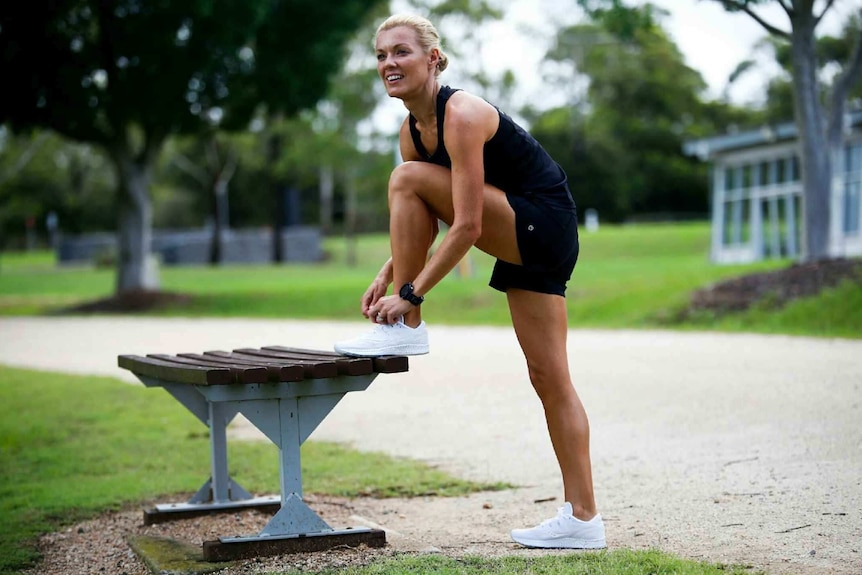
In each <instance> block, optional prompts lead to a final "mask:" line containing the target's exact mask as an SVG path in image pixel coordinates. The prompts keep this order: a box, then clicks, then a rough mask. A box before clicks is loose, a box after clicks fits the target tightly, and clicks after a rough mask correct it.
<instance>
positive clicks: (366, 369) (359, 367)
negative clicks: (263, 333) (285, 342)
mask: <svg viewBox="0 0 862 575" xmlns="http://www.w3.org/2000/svg"><path fill="white" fill-rule="evenodd" d="M261 349H262V350H264V351H277V352H280V353H284V354H287V355H286V356H285V357H297V358H301V359H321V356H320V355H315V354H314V352H313V351H310V350H301V349H297V348H290V347H283V346H280V345H268V346H266V347H262V348H261ZM330 358H331V359H334V360H335V365H336V366H338V374H339V375H368V374H369V373H374V362H373V361H371V358H368V357H348V356H346V355H335V356H330V357H327V358H326V359H330Z"/></svg>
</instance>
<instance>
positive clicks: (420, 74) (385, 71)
mask: <svg viewBox="0 0 862 575" xmlns="http://www.w3.org/2000/svg"><path fill="white" fill-rule="evenodd" d="M376 48H377V73H378V74H379V75H380V79H381V80H383V85H384V86H385V87H386V93H387V94H389V96H391V97H393V98H402V97H404V96H406V95H407V94H409V93H410V92H412V91H413V90H416V89H418V88H420V87H422V86H424V85H425V83H426V82H427V81H428V75H429V74H431V72H432V70H433V69H434V66H436V62H433V64H432V60H433V55H429V54H426V53H425V51H424V50H422V47H421V46H420V45H419V42H418V40H417V37H416V31H415V30H413V29H412V28H409V27H407V26H398V27H396V28H391V29H389V30H384V31H383V32H381V33H380V34H378V36H377V44H376ZM432 52H433V51H432Z"/></svg>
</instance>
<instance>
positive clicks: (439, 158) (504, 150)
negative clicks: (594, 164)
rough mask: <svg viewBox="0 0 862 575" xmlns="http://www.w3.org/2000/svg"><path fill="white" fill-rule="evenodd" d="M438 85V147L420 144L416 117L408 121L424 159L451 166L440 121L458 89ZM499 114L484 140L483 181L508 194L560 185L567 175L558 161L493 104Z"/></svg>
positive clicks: (537, 190)
mask: <svg viewBox="0 0 862 575" xmlns="http://www.w3.org/2000/svg"><path fill="white" fill-rule="evenodd" d="M457 91H458V90H457V89H454V88H450V87H449V86H441V87H440V91H439V93H438V94H437V149H436V150H434V153H433V154H429V153H428V151H427V150H426V149H425V146H424V145H423V144H422V138H421V136H420V134H419V130H418V129H417V128H416V118H414V117H413V115H412V114H411V115H410V118H409V121H408V124H409V127H410V136H411V138H412V139H413V145H414V146H415V147H416V151H417V152H418V153H419V157H420V158H421V159H422V160H423V161H426V162H430V163H432V164H437V165H438V166H443V167H445V168H450V169H451V168H452V160H451V158H450V157H449V152H447V151H446V146H445V144H444V143H443V122H444V119H445V114H446V102H448V101H449V98H450V97H452V94H454V93H455V92H457ZM494 108H495V109H496V110H497V113H498V114H500V125H499V127H498V128H497V132H496V133H495V134H494V136H493V137H492V138H491V139H490V140H488V141H487V142H485V150H484V159H485V182H487V183H488V184H491V185H492V186H495V187H497V188H500V189H501V190H503V191H504V192H506V193H510V194H519V195H520V194H524V193H536V192H539V193H540V192H541V191H542V190H552V189H554V188H559V187H560V186H562V185H564V184H565V183H566V174H565V172H564V171H563V169H562V168H561V167H560V165H559V164H557V162H555V161H554V160H553V158H551V156H550V155H548V153H547V152H546V151H545V149H544V148H542V146H541V144H539V142H537V141H536V139H535V138H533V136H531V135H530V134H529V133H527V131H526V130H524V129H523V128H522V127H521V126H519V125H518V124H517V123H515V121H514V120H512V118H510V117H509V116H508V115H506V114H505V113H504V112H502V111H501V110H500V109H499V108H497V107H496V106H494Z"/></svg>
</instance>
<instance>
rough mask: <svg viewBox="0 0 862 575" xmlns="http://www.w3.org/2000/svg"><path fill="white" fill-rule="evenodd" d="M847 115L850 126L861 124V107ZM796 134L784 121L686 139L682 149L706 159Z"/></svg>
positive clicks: (793, 127) (783, 139)
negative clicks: (746, 129) (754, 128)
mask: <svg viewBox="0 0 862 575" xmlns="http://www.w3.org/2000/svg"><path fill="white" fill-rule="evenodd" d="M847 117H848V119H849V123H850V126H853V127H855V126H862V109H857V110H853V111H850V112H847ZM796 135H797V130H796V124H795V123H793V122H785V123H782V124H776V125H774V126H762V127H760V128H758V129H756V130H748V131H745V132H736V133H732V134H724V135H721V136H713V137H711V138H700V139H698V140H688V141H686V142H683V146H682V151H683V153H684V154H685V155H687V156H697V157H698V158H700V159H701V160H708V159H710V158H712V157H714V156H716V155H718V154H721V153H722V152H731V151H735V150H743V149H745V148H752V147H755V146H762V145H764V144H774V143H778V142H784V141H787V140H794V139H795V138H796Z"/></svg>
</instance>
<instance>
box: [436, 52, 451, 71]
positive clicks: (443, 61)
mask: <svg viewBox="0 0 862 575" xmlns="http://www.w3.org/2000/svg"><path fill="white" fill-rule="evenodd" d="M448 67H449V56H447V55H446V54H444V53H443V51H442V50H441V51H440V59H439V60H437V71H438V72H442V71H443V70H445V69H446V68H448Z"/></svg>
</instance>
